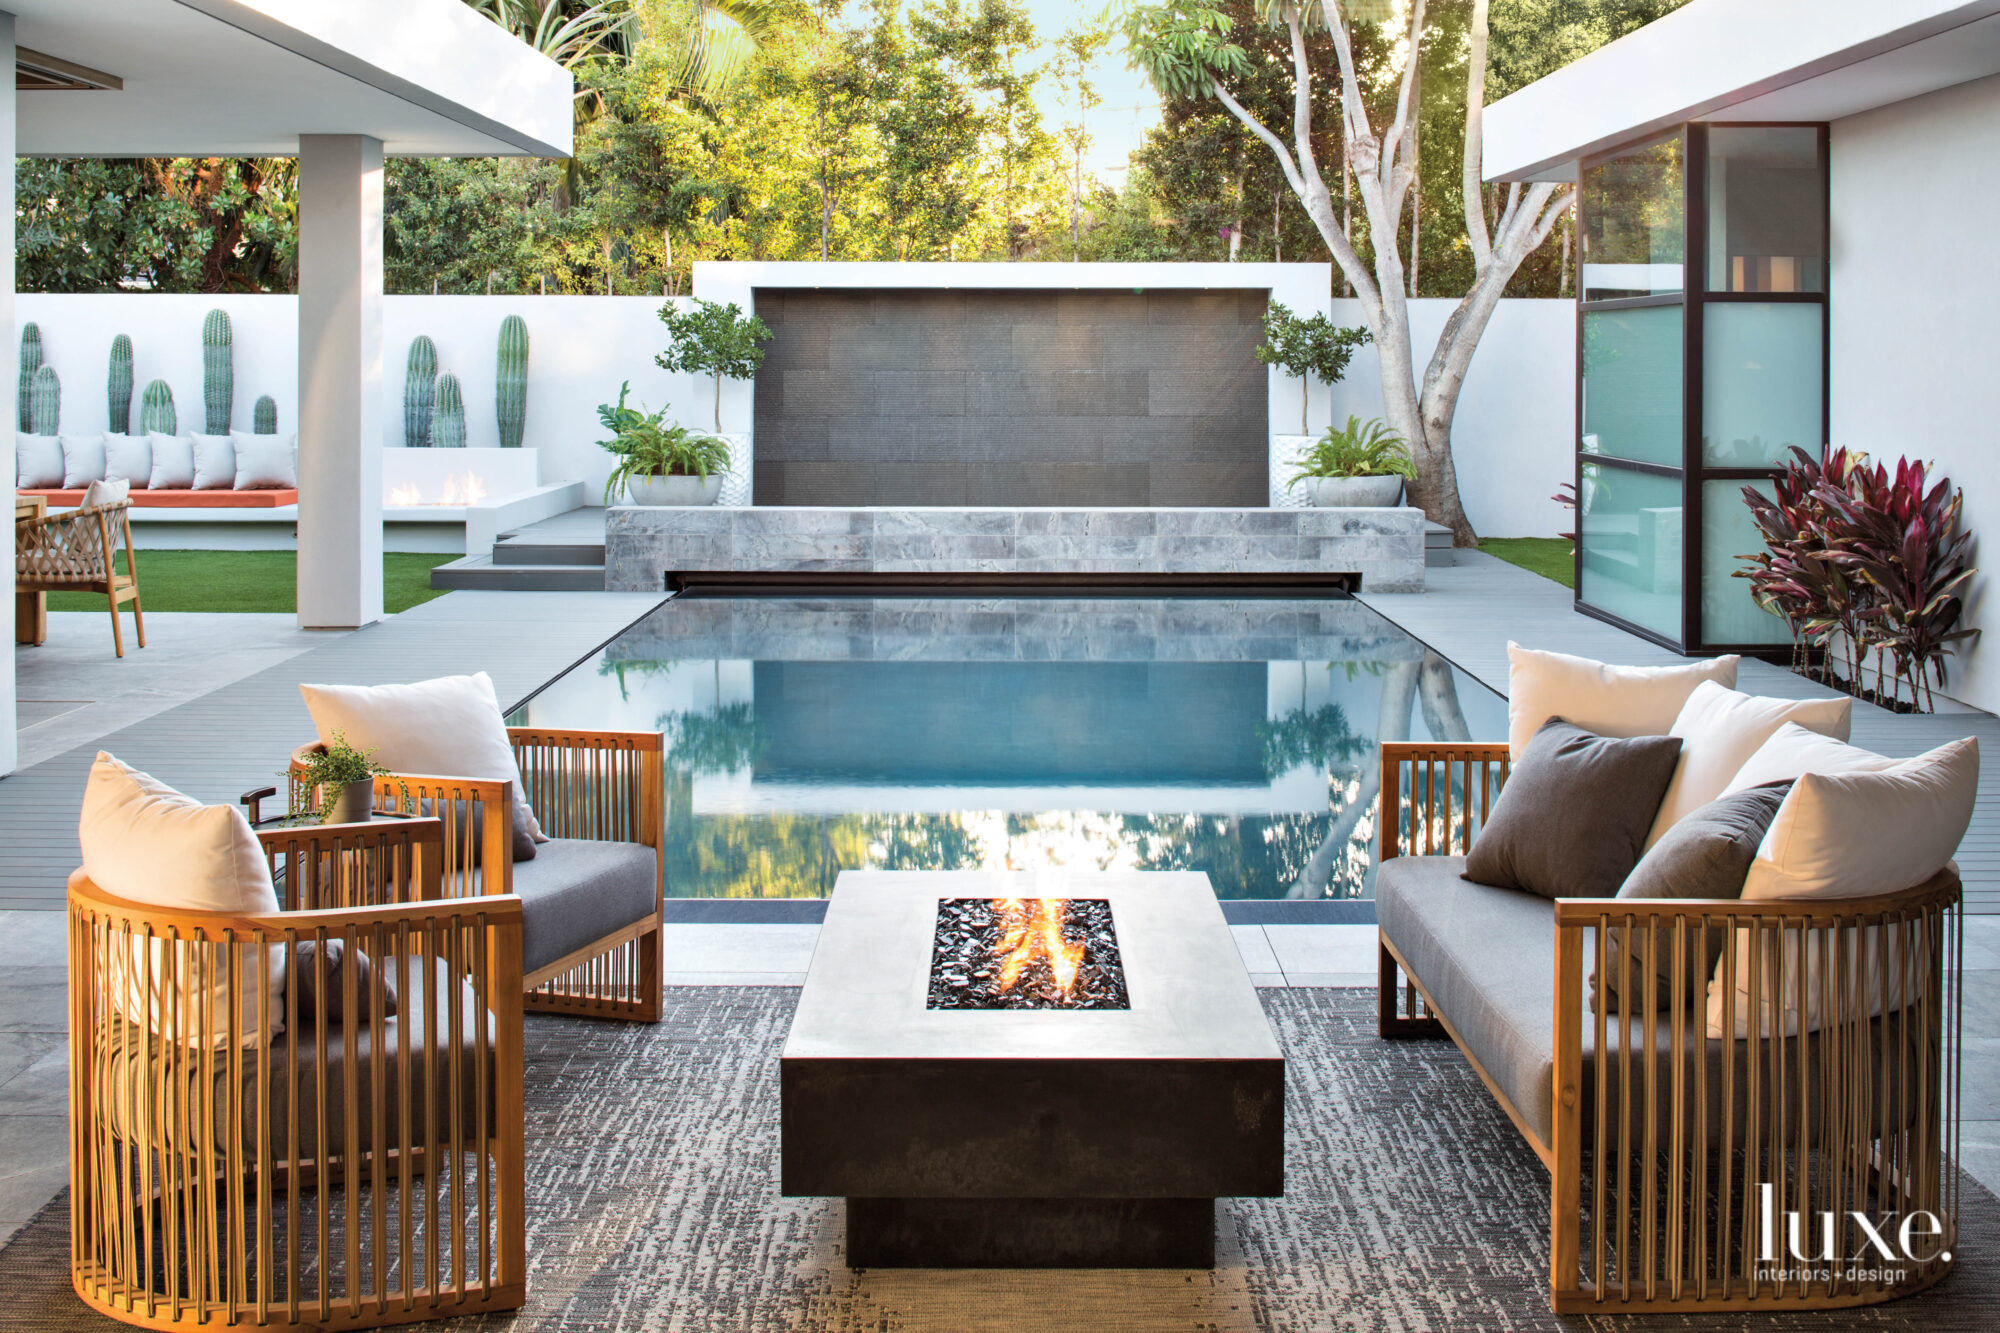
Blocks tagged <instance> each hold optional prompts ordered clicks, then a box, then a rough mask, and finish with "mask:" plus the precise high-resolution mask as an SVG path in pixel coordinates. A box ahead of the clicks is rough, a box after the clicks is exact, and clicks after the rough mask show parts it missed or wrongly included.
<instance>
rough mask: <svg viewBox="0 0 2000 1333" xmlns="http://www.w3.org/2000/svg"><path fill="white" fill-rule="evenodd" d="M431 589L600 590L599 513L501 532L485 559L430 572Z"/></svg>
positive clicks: (466, 560)
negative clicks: (491, 551) (490, 553)
mask: <svg viewBox="0 0 2000 1333" xmlns="http://www.w3.org/2000/svg"><path fill="white" fill-rule="evenodd" d="M431 586H432V587H433V588H482V589H486V590H488V591H501V592H602V591H603V590H604V511H603V510H601V509H579V510H573V511H571V512H570V513H567V514H558V515H557V516H556V517H554V518H551V519H544V520H543V521H542V522H540V523H531V524H529V525H528V526H526V527H524V528H521V529H519V530H517V531H514V532H504V533H501V534H500V536H499V538H498V539H497V540H496V541H495V542H494V543H493V554H492V555H491V556H490V557H489V556H467V557H465V558H464V559H462V560H454V561H452V562H451V563H449V564H444V565H439V566H438V567H437V568H435V569H433V570H432V571H431Z"/></svg>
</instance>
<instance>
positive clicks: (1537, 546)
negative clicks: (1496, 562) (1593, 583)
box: [1479, 537, 1576, 588]
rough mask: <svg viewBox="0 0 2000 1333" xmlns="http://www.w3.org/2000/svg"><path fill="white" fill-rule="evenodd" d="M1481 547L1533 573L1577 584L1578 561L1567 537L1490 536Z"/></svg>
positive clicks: (1568, 584)
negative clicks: (1571, 552) (1571, 550)
mask: <svg viewBox="0 0 2000 1333" xmlns="http://www.w3.org/2000/svg"><path fill="white" fill-rule="evenodd" d="M1479 549H1480V550H1482V551H1484V552H1486V553H1487V554H1488V555H1497V556H1499V557H1500V558H1501V559H1502V560H1505V561H1506V562H1507V563H1508V564H1510V565H1519V566H1520V567H1521V568H1523V569H1525V570H1527V571H1528V572H1529V573H1531V574H1540V575H1541V576H1542V577H1543V578H1545V579H1554V580H1555V581H1556V582H1557V583H1560V584H1562V586H1563V587H1565V588H1575V587H1576V562H1575V560H1574V559H1573V558H1572V557H1571V556H1570V553H1569V541H1568V539H1567V538H1563V537H1488V538H1486V540H1484V541H1482V542H1480V543H1479Z"/></svg>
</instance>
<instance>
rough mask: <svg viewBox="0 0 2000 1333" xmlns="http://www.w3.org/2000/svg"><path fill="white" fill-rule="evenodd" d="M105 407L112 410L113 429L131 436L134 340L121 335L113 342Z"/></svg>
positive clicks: (105, 385) (120, 433)
mask: <svg viewBox="0 0 2000 1333" xmlns="http://www.w3.org/2000/svg"><path fill="white" fill-rule="evenodd" d="M104 398H105V405H106V406H107V407H108V408H110V412H111V415H110V421H111V429H112V430H113V431H114V432H115V433H117V434H119V435H125V434H129V433H130V432H131V429H132V339H131V338H129V337H127V336H126V335H125V334H122V333H121V334H119V335H118V336H117V337H116V338H113V339H112V340H111V372H110V374H109V376H108V377H107V378H106V379H105V383H104Z"/></svg>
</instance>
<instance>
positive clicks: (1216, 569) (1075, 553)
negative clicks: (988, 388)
mask: <svg viewBox="0 0 2000 1333" xmlns="http://www.w3.org/2000/svg"><path fill="white" fill-rule="evenodd" d="M604 546H605V585H604V586H605V587H606V588H607V589H610V590H611V591H614V592H657V591H659V590H661V589H662V588H663V587H664V586H665V580H666V576H667V575H668V574H670V573H702V572H712V571H720V570H737V571H762V572H766V573H810V574H843V573H896V574H941V573H974V574H979V573H1011V574H1049V573H1063V574H1244V575H1253V576H1254V575H1258V574H1280V573H1284V574H1292V573H1304V574H1353V575H1358V576H1359V577H1360V579H1361V586H1362V588H1364V589H1366V590H1370V591H1375V592H1421V591H1422V590H1423V586H1424V516H1423V511H1422V510H1419V509H1402V508H1398V509H1214V508H1185V509H1149V510H1137V511H1135V510H1122V509H1115V508H1114V509H947V508H911V509H872V508H859V507H857V508H833V507H829V508H803V507H785V506H772V507H769V508H767V507H765V506H763V505H758V506H755V507H752V508H747V509H736V508H720V507H717V508H707V509H686V508H648V507H644V506H633V505H619V506H616V507H614V508H612V509H608V510H606V511H605V520H604Z"/></svg>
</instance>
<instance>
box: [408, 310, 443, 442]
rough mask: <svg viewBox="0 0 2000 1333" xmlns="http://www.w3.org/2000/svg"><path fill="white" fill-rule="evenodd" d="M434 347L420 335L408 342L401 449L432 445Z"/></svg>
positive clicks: (436, 355)
mask: <svg viewBox="0 0 2000 1333" xmlns="http://www.w3.org/2000/svg"><path fill="white" fill-rule="evenodd" d="M437 373H438V349H437V344H436V343H434V342H432V341H431V340H430V339H429V338H428V337H426V336H425V335H423V334H421V333H420V334H418V335H417V336H416V337H414V338H412V339H410V356H409V360H408V362H406V363H405V369H404V372H403V447H404V448H405V449H424V448H428V447H429V445H430V442H431V401H432V398H433V396H434V395H435V394H436V393H437Z"/></svg>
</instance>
